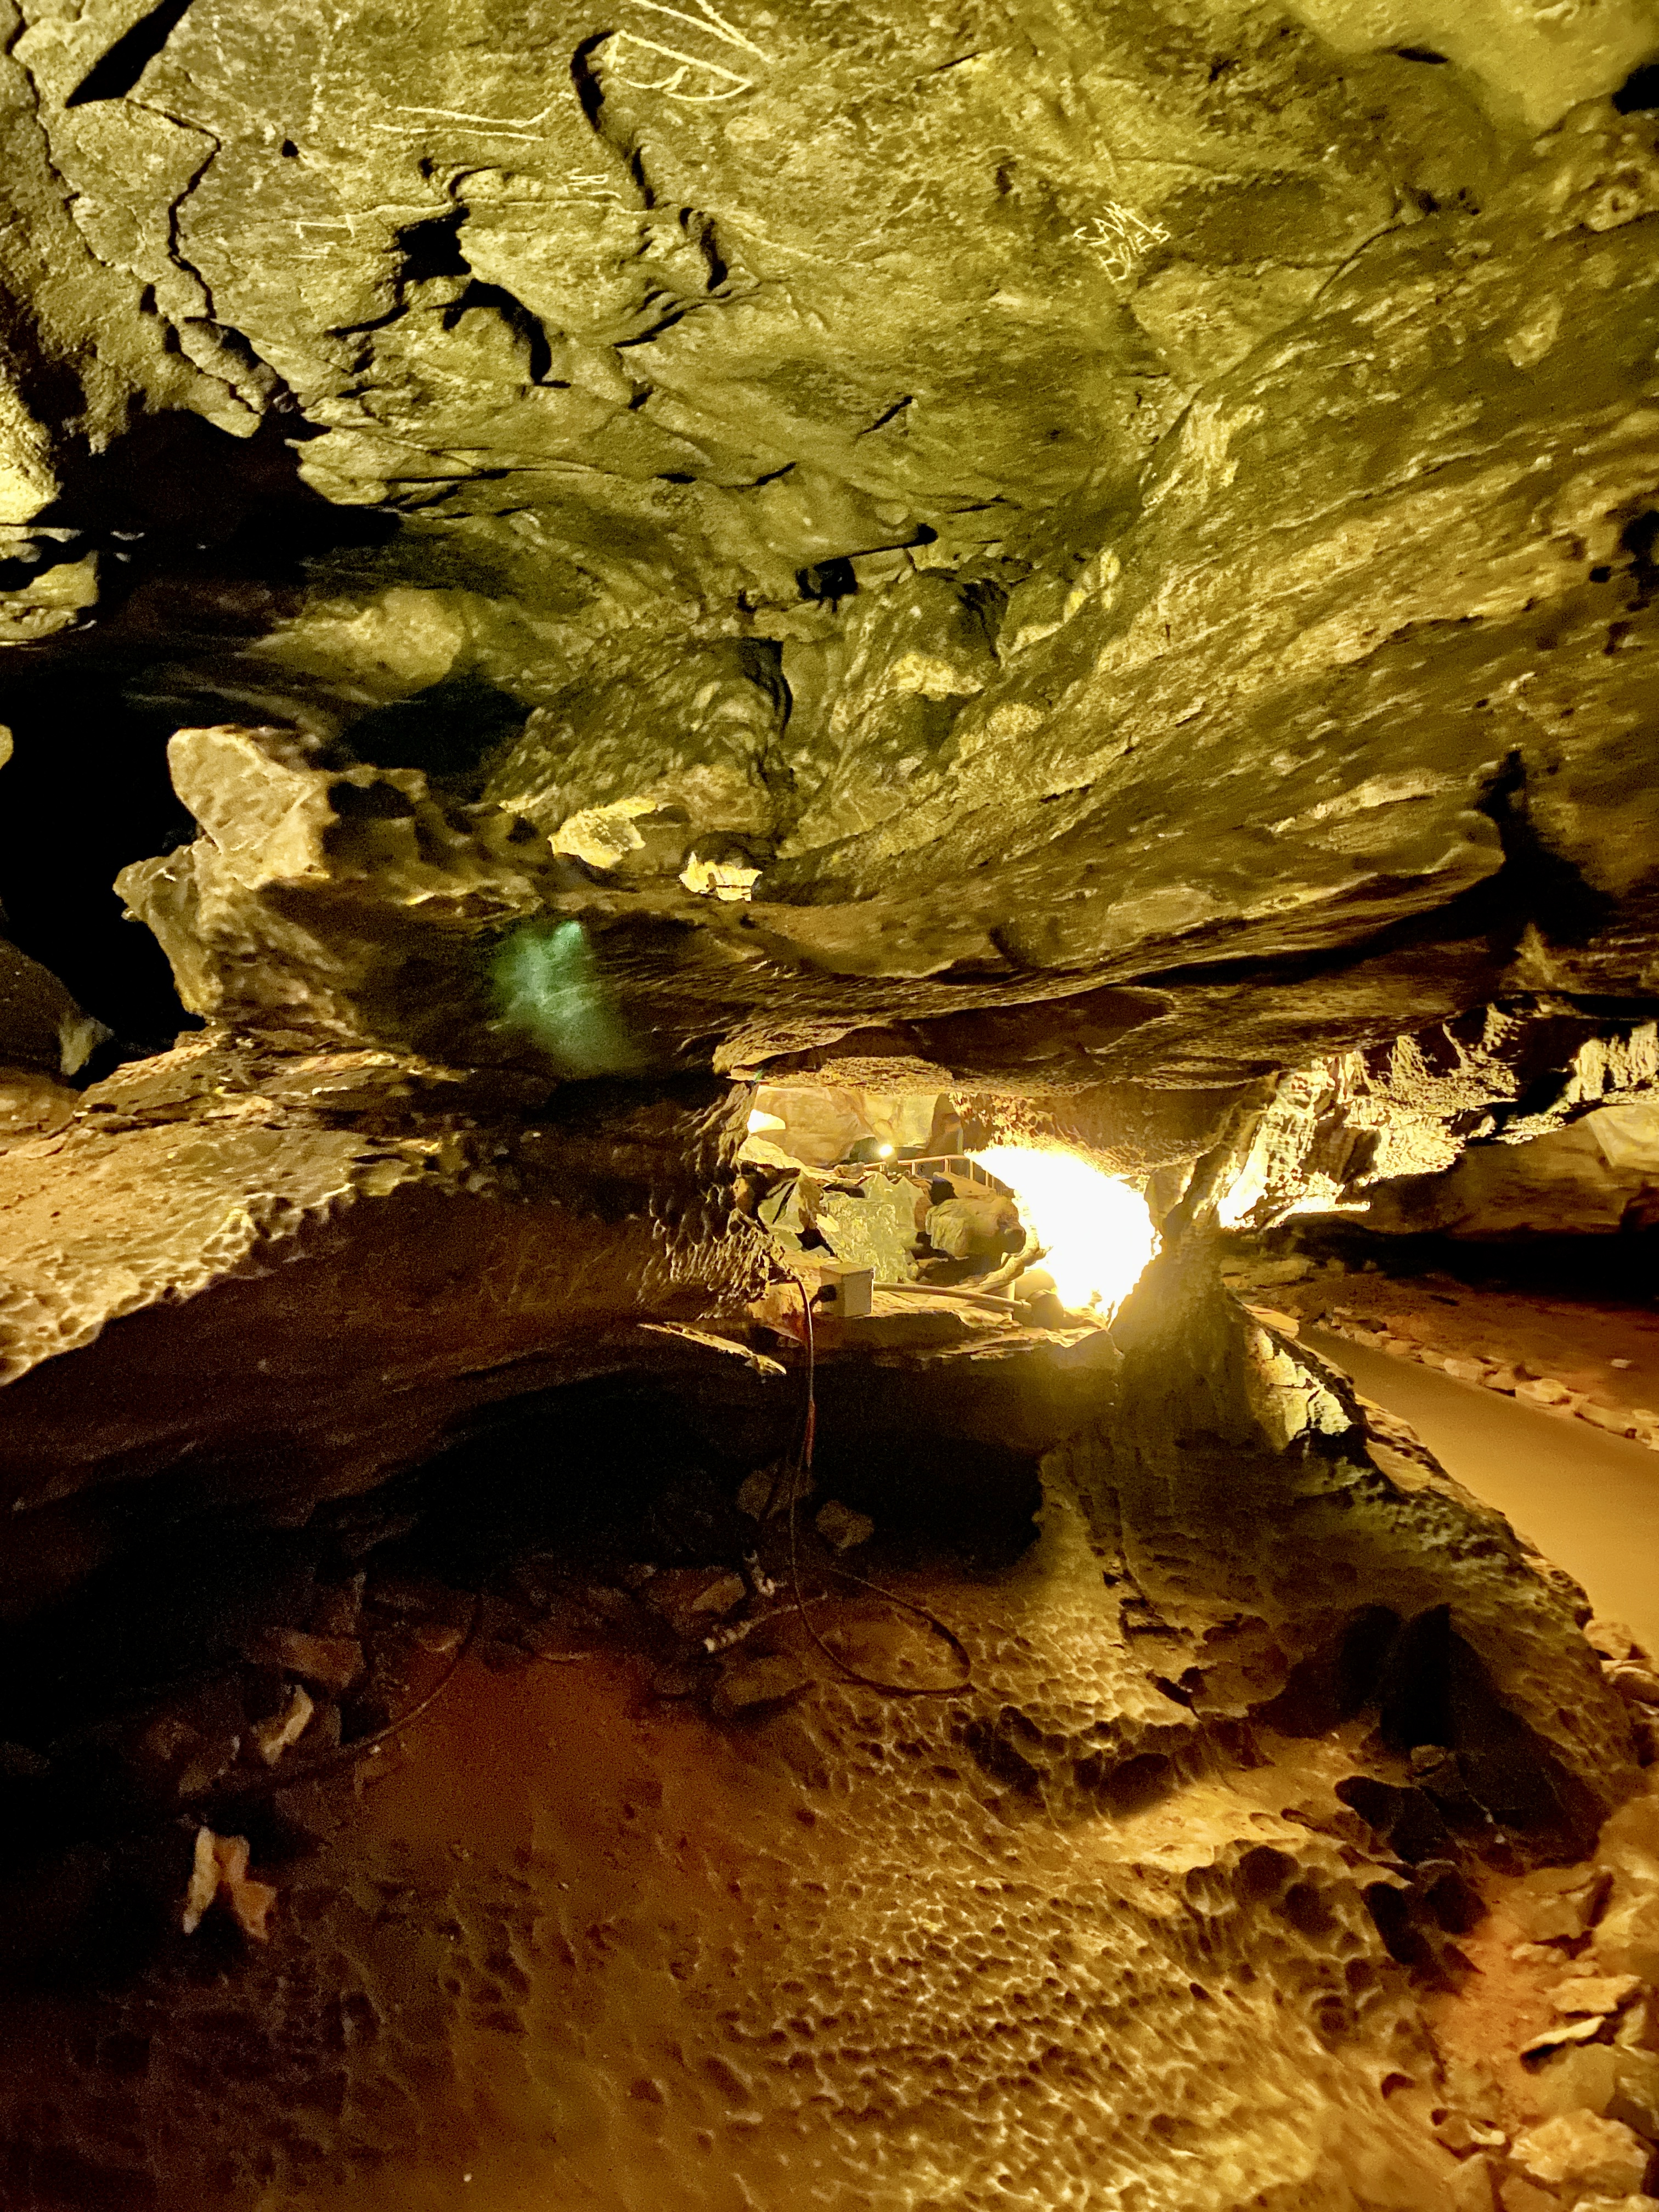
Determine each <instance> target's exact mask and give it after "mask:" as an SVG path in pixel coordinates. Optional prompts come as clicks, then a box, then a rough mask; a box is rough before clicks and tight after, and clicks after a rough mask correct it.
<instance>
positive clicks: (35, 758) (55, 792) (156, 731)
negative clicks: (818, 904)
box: [0, 414, 398, 1074]
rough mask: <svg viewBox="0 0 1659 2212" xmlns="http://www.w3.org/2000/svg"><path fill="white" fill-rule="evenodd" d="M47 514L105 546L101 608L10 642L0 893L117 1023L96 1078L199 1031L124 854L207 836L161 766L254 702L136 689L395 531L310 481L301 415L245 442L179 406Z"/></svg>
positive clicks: (205, 654)
mask: <svg viewBox="0 0 1659 2212" xmlns="http://www.w3.org/2000/svg"><path fill="white" fill-rule="evenodd" d="M42 522H43V525H44V526H50V527H51V528H52V529H54V530H57V531H59V532H66V531H73V532H76V533H77V535H76V537H75V538H70V539H66V540H64V541H62V542H63V545H64V557H65V558H67V559H79V558H81V557H82V556H83V555H84V554H85V553H87V552H90V551H95V552H97V553H98V555H99V556H100V599H99V608H98V615H97V619H96V622H95V623H94V624H93V625H92V626H89V627H88V629H84V630H82V631H78V632H76V633H75V634H73V635H66V636H60V637H58V638H54V639H49V640H47V641H45V642H43V643H42V644H40V645H39V646H33V647H18V648H16V649H15V650H14V651H13V652H12V653H9V654H8V655H7V656H6V665H5V667H4V670H3V671H0V722H3V723H4V724H5V725H6V726H8V727H9V729H10V730H11V732H12V734H13V738H14V750H13V755H12V758H11V760H10V761H9V763H8V764H7V765H6V767H5V769H3V771H0V905H3V908H4V911H5V914H6V915H7V917H8V921H7V929H8V934H9V936H10V937H11V938H12V939H13V940H14V941H15V943H16V944H17V945H19V946H20V947H21V950H22V951H25V952H27V953H28V954H29V955H30V956H31V957H32V958H33V959H36V960H38V961H40V963H41V964H42V965H43V966H44V967H46V968H48V969H51V970H52V973H53V974H54V975H58V976H59V977H61V979H62V980H63V981H64V983H65V984H66V985H67V986H68V987H69V988H70V991H71V992H73V994H75V996H76V999H77V1000H79V1001H80V1003H81V1004H82V1006H84V1007H85V1008H86V1010H87V1011H88V1013H91V1014H94V1015H95V1016H96V1017H97V1018H98V1019H99V1020H100V1021H101V1022H103V1023H104V1024H106V1026H107V1027H109V1028H110V1029H111V1030H113V1031H114V1032H115V1034H116V1038H117V1041H118V1042H117V1043H116V1044H115V1046H113V1047H106V1048H104V1049H103V1051H102V1053H101V1054H100V1059H99V1060H98V1061H97V1062H96V1063H95V1064H94V1066H93V1068H92V1069H91V1070H90V1073H93V1074H96V1073H104V1072H106V1068H107V1066H108V1064H109V1063H110V1061H111V1060H112V1057H113V1058H116V1059H118V1058H120V1057H122V1056H124V1055H125V1054H130V1053H131V1051H133V1050H141V1051H155V1050H161V1049H164V1048H166V1047H167V1045H169V1044H170V1043H171V1042H172V1041H173V1037H174V1036H175V1035H176V1034H177V1032H178V1031H179V1030H180V1029H182V1028H185V1027H189V1026H191V1025H193V1020H194V1018H193V1017H191V1016H188V1015H186V1014H185V1011H184V1009H183V1007H182V1006H180V1004H179V999H178V995H177V993H176V992H175V990H174V988H173V977H172V972H171V970H170V969H169V968H168V965H167V960H166V958H165V957H164V956H163V955H162V952H161V948H160V946H159V945H157V944H156V943H155V940H154V939H153V938H152V937H151V936H150V934H149V931H148V930H146V929H144V928H143V927H142V926H141V925H139V924H137V923H132V922H129V921H125V920H124V919H123V908H122V903H121V901H120V900H119V898H118V896H116V894H115V891H114V890H113V888H112V886H113V884H114V879H115V877H116V875H117V874H118V872H119V871H120V870H121V869H122V868H123V867H125V866H127V865H128V864H129V863H130V862H131V861H134V860H145V859H148V858H149V857H151V856H152V855H154V854H161V853H166V852H169V851H171V850H173V848H175V847H177V846H179V845H180V844H183V843H188V842H190V840H191V838H193V836H195V834H196V829H195V823H193V822H192V820H191V817H190V815H189V814H188V813H187V811H185V808H184V807H183V806H182V805H181V804H180V803H179V799H178V798H177V797H176V796H175V794H174V793H173V786H172V782H171V781H170V778H169V776H168V773H167V739H168V738H169V737H170V736H171V735H172V734H173V730H174V729H175V728H177V727H178V726H179V725H180V723H181V722H183V721H185V720H199V721H210V720H214V719H216V716H217V715H218V714H226V715H227V716H229V715H238V716H239V717H245V715H246V708H238V707H237V706H236V704H235V702H234V701H226V702H224V703H223V705H222V706H221V704H220V703H219V702H216V700H215V698H214V696H213V693H212V690H211V684H210V680H207V678H205V677H204V684H203V688H202V694H201V702H200V706H199V708H197V711H196V712H195V713H194V714H191V715H185V714H182V713H181V712H180V711H179V709H178V708H176V707H173V706H166V705H155V704H149V703H145V702H143V700H142V698H140V697H137V696H130V694H136V693H138V692H141V691H142V689H143V686H142V685H141V684H139V682H138V679H139V678H140V677H141V676H142V674H143V671H144V670H145V669H146V668H148V667H152V666H154V665H155V664H156V663H157V662H158V661H161V660H167V661H171V662H173V663H175V664H178V665H185V666H188V665H191V664H192V663H193V664H197V665H200V666H201V667H202V668H203V669H204V671H210V665H211V662H212V660H213V659H214V657H215V656H216V655H222V654H223V653H226V651H227V650H229V651H232V652H234V650H235V649H236V647H238V645H240V643H241V642H242V641H245V640H246V639H248V638H251V637H257V636H258V635H262V634H263V633H264V632H265V631H266V630H268V629H270V627H271V626H272V624H273V623H276V622H278V621H280V620H282V619H283V618H284V617H289V616H291V615H292V614H294V613H295V612H296V611H297V610H298V608H299V606H300V605H301V597H302V591H303V586H304V583H305V580H306V569H307V562H310V561H313V560H314V559H319V558H321V557H323V556H326V555H328V554H331V553H333V552H337V551H338V550H341V549H342V548H353V547H360V548H372V547H375V546H380V545H384V544H386V543H387V542H388V541H389V540H390V539H391V538H392V537H393V536H394V535H395V533H396V531H397V528H398V524H397V521H396V520H395V518H393V517H392V516H389V515H386V514H382V513H373V512H368V511H365V510H362V509H343V508H339V507H332V506H331V505H330V504H329V502H328V501H325V500H324V499H323V498H321V497H320V496H319V495H318V494H316V493H314V492H313V491H312V490H311V489H309V488H308V487H307V485H306V484H305V483H303V482H302V481H301V477H300V476H299V472H298V454H297V451H296V447H295V443H294V442H293V426H292V423H291V422H289V423H287V424H285V423H284V422H283V419H282V418H280V417H279V416H272V417H270V418H269V419H268V420H267V421H266V422H263V423H262V424H261V425H260V426H259V428H258V431H257V432H256V433H255V434H254V435H253V436H252V437H251V438H246V439H238V438H233V437H231V436H229V435H228V434H227V433H225V432H224V431H222V430H217V429H216V428H214V427H213V426H212V425H211V424H210V423H208V422H204V421H203V420H202V419H201V418H200V417H199V416H194V415H186V414H168V415H161V416H146V417H143V418H142V419H141V420H140V421H139V422H137V423H136V424H135V425H134V426H133V428H132V429H131V431H129V432H128V433H127V435H125V437H123V438H121V439H118V440H117V441H115V443H114V444H112V446H111V447H109V448H108V449H107V450H106V452H104V453H96V454H83V455H82V457H81V458H80V459H79V461H78V462H77V463H76V464H74V465H72V466H71V467H70V471H69V473H68V475H67V477H66V480H65V484H64V492H63V495H62V497H61V498H60V499H59V500H58V502H57V503H56V505H55V506H54V507H52V510H51V512H50V513H48V514H46V516H44V517H43V518H42Z"/></svg>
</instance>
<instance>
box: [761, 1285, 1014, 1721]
mask: <svg viewBox="0 0 1659 2212" xmlns="http://www.w3.org/2000/svg"><path fill="white" fill-rule="evenodd" d="M791 1279H792V1280H793V1283H794V1285H795V1288H796V1289H797V1290H798V1291H799V1292H800V1303H801V1312H802V1315H803V1316H804V1317H805V1330H806V1408H805V1421H804V1423H803V1425H802V1431H801V1442H800V1448H799V1453H798V1454H797V1455H796V1458H797V1463H796V1464H795V1465H794V1466H793V1467H789V1468H787V1469H786V1472H787V1476H788V1480H789V1580H790V1583H791V1586H792V1587H793V1591H794V1597H795V1611H796V1612H797V1613H798V1614H799V1617H800V1625H801V1626H802V1627H803V1628H804V1629H805V1631H806V1633H807V1635H808V1636H809V1637H810V1638H811V1640H812V1642H813V1643H814V1644H817V1648H818V1650H820V1651H821V1652H823V1656H824V1657H825V1658H826V1659H827V1660H828V1661H829V1663H830V1665H831V1666H832V1667H833V1668H835V1669H836V1672H837V1673H838V1674H844V1675H845V1676H846V1678H847V1679H848V1681H849V1682H857V1683H859V1684H860V1685H861V1686H863V1687H864V1688H865V1689H866V1690H877V1691H879V1692H880V1693H881V1695H882V1696H883V1697H884V1698H955V1697H960V1696H961V1694H962V1692H963V1691H964V1690H966V1689H968V1688H969V1687H970V1686H971V1685H972V1683H973V1679H974V1662H973V1661H972V1660H971V1659H970V1658H969V1656H968V1648H967V1646H966V1644H963V1640H962V1638H960V1637H959V1636H958V1635H957V1632H956V1631H955V1629H953V1628H952V1627H951V1626H950V1625H949V1624H948V1623H947V1622H945V1621H943V1620H940V1619H939V1615H938V1614H937V1613H930V1612H929V1611H928V1609H927V1607H926V1606H925V1605H918V1604H917V1603H916V1602H915V1600H914V1599H912V1598H908V1597H901V1596H900V1595H899V1594H898V1592H897V1591H896V1590H890V1589H884V1587H883V1586H882V1584H881V1583H872V1581H870V1579H869V1578H868V1577H867V1576H865V1575H855V1574H854V1573H853V1572H852V1571H850V1570H849V1569H848V1568H846V1567H837V1566H835V1565H831V1566H830V1568H829V1572H830V1573H831V1574H832V1575H835V1576H836V1577H839V1579H840V1580H841V1581H842V1582H845V1583H853V1584H854V1585H855V1586H856V1587H857V1588H858V1589H867V1590H873V1591H874V1593H875V1595H877V1596H878V1598H881V1599H882V1600H884V1601H885V1603H887V1604H889V1605H893V1606H897V1607H900V1608H901V1609H902V1611H903V1612H905V1613H914V1614H915V1616H916V1618H917V1619H918V1620H923V1621H925V1622H926V1623H927V1626H928V1627H929V1628H930V1629H932V1630H933V1632H934V1634H935V1635H937V1636H939V1638H941V1639H942V1640H943V1641H944V1642H945V1643H946V1644H949V1645H950V1647H951V1650H952V1651H954V1652H955V1654H956V1656H957V1658H958V1659H959V1660H960V1661H961V1662H962V1680H960V1681H959V1682H922V1683H917V1682H884V1681H883V1680H881V1679H880V1678H879V1677H878V1675H875V1674H865V1673H863V1672H862V1670H861V1669H860V1668H857V1667H854V1665H853V1664H852V1663H851V1662H850V1661H848V1660H846V1659H843V1658H842V1656H841V1654H840V1653H839V1652H838V1651H836V1650H832V1649H831V1647H830V1646H829V1644H826V1643H825V1642H824V1640H823V1638H822V1637H821V1636H820V1635H819V1634H818V1632H817V1629H816V1628H814V1627H813V1626H812V1624H811V1621H810V1620H808V1619H807V1618H806V1601H805V1598H804V1597H803V1596H802V1595H801V1587H800V1556H799V1530H798V1527H797V1516H798V1514H799V1508H800V1494H801V1491H802V1488H803V1487H804V1484H805V1478H806V1477H807V1476H808V1475H810V1474H811V1468H812V1447H813V1444H814V1443H815V1442H816V1440H817V1342H816V1340H815V1339H814V1336H813V1334H812V1301H811V1297H810V1296H809V1295H808V1293H807V1289H806V1285H805V1283H804V1282H802V1280H801V1279H800V1277H799V1275H796V1276H793V1277H792V1278H791Z"/></svg>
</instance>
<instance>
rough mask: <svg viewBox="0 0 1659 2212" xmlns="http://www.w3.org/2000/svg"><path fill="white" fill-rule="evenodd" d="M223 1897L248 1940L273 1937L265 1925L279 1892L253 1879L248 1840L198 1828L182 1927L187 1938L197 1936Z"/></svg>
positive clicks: (264, 1939) (268, 1884)
mask: <svg viewBox="0 0 1659 2212" xmlns="http://www.w3.org/2000/svg"><path fill="white" fill-rule="evenodd" d="M220 1897H222V1898H223V1899H224V1901H225V1904H226V1905H228V1908H229V1910H230V1911H231V1912H232V1914H233V1915H234V1917H235V1920H236V1924H237V1926H238V1927H239V1928H240V1929H241V1930H242V1933H243V1934H244V1935H245V1936H252V1937H253V1938H254V1939H255V1941H256V1942H261V1943H263V1942H265V1941H266V1939H267V1938H268V1936H269V1935H270V1929H269V1928H268V1927H267V1925H266V1923H267V1922H268V1921H269V1919H270V1912H271V1908H272V1906H273V1905H275V1904H276V1891H275V1890H274V1889H273V1888H272V1887H271V1886H270V1883H269V1882H264V1881H254V1880H253V1879H252V1877H251V1876H250V1875H249V1873H248V1845H247V1838H246V1836H216V1835H215V1834H214V1832H213V1831H212V1829H211V1828H206V1827H204V1828H198V1829H197V1832H196V1853H195V1859H194V1863H193V1864H192V1866H191V1876H190V1887H189V1888H188V1889H187V1890H186V1891H185V1910H184V1917H183V1920H182V1923H181V1924H182V1926H183V1928H184V1931H185V1935H186V1936H193V1935H194V1934H195V1933H196V1930H197V1928H199V1927H200V1925H201V1923H202V1918H203V1916H204V1913H205V1912H206V1911H208V1909H209V1907H210V1905H212V1904H213V1903H214V1901H215V1899H217V1898H220Z"/></svg>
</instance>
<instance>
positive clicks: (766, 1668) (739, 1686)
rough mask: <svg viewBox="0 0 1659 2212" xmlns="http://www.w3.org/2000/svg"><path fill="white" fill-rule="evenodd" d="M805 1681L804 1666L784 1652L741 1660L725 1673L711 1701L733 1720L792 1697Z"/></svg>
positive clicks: (721, 1714)
mask: <svg viewBox="0 0 1659 2212" xmlns="http://www.w3.org/2000/svg"><path fill="white" fill-rule="evenodd" d="M806 1681H807V1675H806V1673H805V1668H802V1667H800V1666H799V1664H798V1663H797V1662H796V1661H794V1660H793V1659H791V1658H789V1657H787V1656H786V1655H785V1654H783V1653H781V1652H780V1653H775V1654H772V1655H770V1656H761V1657H757V1658H752V1659H740V1660H738V1662H736V1664H735V1665H732V1666H728V1667H727V1668H725V1670H724V1671H723V1672H722V1674H721V1675H720V1680H719V1681H718V1682H716V1683H715V1685H714V1696H713V1698H712V1699H711V1701H710V1702H711V1703H712V1705H713V1706H714V1712H715V1714H716V1716H717V1717H719V1718H720V1719H721V1720H731V1719H732V1718H734V1717H736V1715H738V1713H742V1712H748V1711H752V1710H753V1709H755V1708H756V1707H757V1706H761V1705H776V1704H778V1703H780V1702H781V1700H782V1699H785V1698H791V1697H793V1696H794V1694H795V1692H797V1691H798V1690H800V1689H804V1688H805V1685H806Z"/></svg>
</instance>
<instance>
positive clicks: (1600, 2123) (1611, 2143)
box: [1510, 2112, 1653, 2197]
mask: <svg viewBox="0 0 1659 2212" xmlns="http://www.w3.org/2000/svg"><path fill="white" fill-rule="evenodd" d="M1510 2156H1511V2157H1512V2158H1513V2159H1514V2160H1515V2162H1516V2165H1518V2166H1520V2167H1521V2169H1522V2172H1525V2173H1526V2174H1528V2176H1529V2177H1530V2178H1531V2179H1533V2180H1534V2181H1541V2182H1547V2183H1553V2184H1557V2185H1563V2184H1564V2185H1566V2186H1568V2187H1570V2188H1571V2189H1574V2190H1577V2191H1581V2192H1582V2191H1587V2190H1592V2189H1594V2190H1600V2191H1602V2192H1603V2193H1604V2194H1606V2195H1607V2196H1611V2197H1619V2196H1634V2195H1636V2194H1637V2193H1638V2192H1639V2191H1640V2190H1641V2188H1642V2185H1643V2183H1644V2181H1645V2179H1647V2172H1648V2167H1649V2165H1650V2161H1651V2159H1652V2156H1653V2153H1652V2149H1651V2147H1650V2145H1649V2144H1647V2143H1645V2142H1643V2140H1642V2138H1641V2136H1638V2134H1637V2132H1636V2130H1634V2128H1627V2127H1626V2126H1625V2125H1624V2124H1623V2123H1622V2122H1621V2121H1619V2120H1605V2119H1602V2118H1601V2117H1600V2116H1599V2114H1597V2113H1595V2112H1562V2113H1560V2114H1559V2115H1558V2117H1557V2118H1554V2119H1553V2120H1546V2121H1545V2122H1544V2123H1543V2124H1542V2125H1541V2127H1536V2128H1530V2129H1528V2131H1527V2133H1526V2134H1525V2135H1522V2136H1516V2140H1515V2143H1514V2146H1513V2148H1512V2149H1511V2152H1510Z"/></svg>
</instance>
